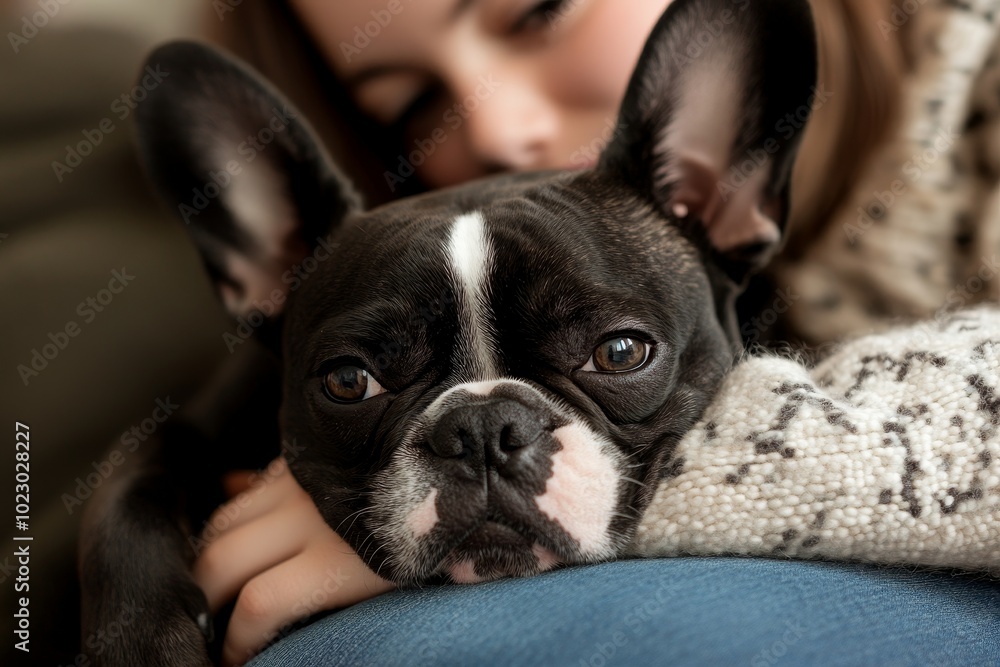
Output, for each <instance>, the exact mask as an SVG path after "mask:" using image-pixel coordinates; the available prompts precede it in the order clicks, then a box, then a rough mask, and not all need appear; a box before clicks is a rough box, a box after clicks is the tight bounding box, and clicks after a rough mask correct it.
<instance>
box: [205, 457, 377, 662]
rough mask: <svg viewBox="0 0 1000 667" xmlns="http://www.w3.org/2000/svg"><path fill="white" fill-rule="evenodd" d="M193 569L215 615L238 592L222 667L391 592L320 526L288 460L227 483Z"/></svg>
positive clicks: (237, 475)
mask: <svg viewBox="0 0 1000 667" xmlns="http://www.w3.org/2000/svg"><path fill="white" fill-rule="evenodd" d="M226 490H227V492H229V494H230V495H232V496H235V497H233V499H232V500H230V501H229V502H228V503H226V504H225V505H223V506H221V507H220V508H219V509H218V510H216V512H215V513H214V514H213V515H212V518H211V519H210V520H209V522H208V524H207V526H206V528H205V531H204V532H203V534H202V541H201V542H200V543H199V546H200V547H201V552H200V554H199V556H198V559H197V561H196V562H195V565H194V578H195V581H196V582H197V583H198V585H199V586H201V588H202V590H203V591H205V597H206V598H208V605H209V608H210V609H211V611H212V613H213V614H214V613H216V612H217V611H218V610H219V608H220V607H222V606H223V605H224V604H225V603H226V602H228V601H229V600H231V599H233V598H234V597H235V596H236V595H237V594H238V595H239V598H238V599H237V601H236V608H235V610H234V611H233V616H232V619H231V620H230V621H229V628H228V630H227V631H226V639H225V642H224V644H223V664H224V665H227V666H228V665H239V664H242V663H244V662H246V661H247V660H249V659H250V658H251V657H252V656H253V655H255V654H256V653H257V652H258V651H259V650H260V649H261V648H263V647H264V646H265V645H266V644H268V643H269V642H270V641H271V640H273V639H274V638H275V637H276V636H277V635H278V634H279V633H281V631H282V629H283V628H285V627H286V626H288V625H289V624H291V623H293V622H295V621H298V620H301V619H303V618H305V617H307V616H310V615H312V614H315V613H317V612H320V611H325V610H329V609H335V608H338V607H346V606H349V605H352V604H354V603H356V602H360V601H362V600H366V599H368V598H370V597H374V596H376V595H379V594H381V593H385V592H386V591H389V590H391V589H393V588H394V586H393V584H391V583H389V582H387V581H385V580H384V579H382V578H380V577H378V576H376V574H375V573H374V572H372V571H371V570H370V569H368V566H367V565H365V563H364V561H362V560H361V559H360V558H359V557H358V555H357V554H356V553H355V552H354V550H353V549H351V547H350V545H348V544H347V543H346V542H344V540H343V539H341V538H340V536H339V535H337V533H335V532H334V531H333V530H331V529H330V527H329V526H328V525H327V524H326V522H324V521H323V518H322V517H321V516H320V514H319V511H318V510H317V509H316V506H315V505H314V504H313V502H312V499H311V498H310V497H309V496H308V495H306V492H305V491H303V490H302V488H301V487H300V486H299V485H298V483H297V482H296V481H295V478H294V477H292V474H291V473H290V472H289V471H288V466H287V464H286V463H285V460H284V459H283V458H278V459H275V460H274V461H273V462H272V463H271V465H269V466H268V468H267V470H266V471H265V472H264V473H249V472H240V473H233V474H231V475H229V476H228V477H227V478H226Z"/></svg>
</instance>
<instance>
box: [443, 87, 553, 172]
mask: <svg viewBox="0 0 1000 667" xmlns="http://www.w3.org/2000/svg"><path fill="white" fill-rule="evenodd" d="M456 88H457V90H456V92H457V97H458V99H459V100H460V104H462V106H463V108H464V110H465V114H464V115H465V116H466V119H465V124H464V128H465V129H464V131H465V132H466V136H467V141H468V146H469V147H470V150H471V151H472V153H473V157H474V159H476V161H477V162H479V163H480V164H481V165H483V166H484V168H485V169H486V170H488V171H494V170H500V171H525V170H530V169H538V168H542V167H543V166H546V165H547V164H548V163H549V161H550V158H551V153H552V149H553V144H554V143H555V141H556V138H557V136H558V132H559V114H558V110H557V108H556V107H555V105H554V104H553V103H552V101H551V100H550V99H549V98H548V97H547V96H546V95H545V91H544V89H543V87H542V86H541V85H539V84H538V82H537V81H535V80H534V79H533V78H532V77H531V76H530V75H529V76H525V73H524V72H517V73H514V72H509V73H503V72H500V73H486V74H476V75H472V74H468V75H466V76H464V77H463V80H462V82H461V83H460V85H458V86H456Z"/></svg>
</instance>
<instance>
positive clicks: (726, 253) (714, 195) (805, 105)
mask: <svg viewBox="0 0 1000 667" xmlns="http://www.w3.org/2000/svg"><path fill="white" fill-rule="evenodd" d="M816 69H817V64H816V37H815V31H814V27H813V20H812V12H811V10H810V8H809V3H808V2H807V0H768V1H763V0H675V2H674V3H673V4H671V5H670V6H669V7H668V8H667V11H666V12H665V13H664V15H663V17H662V18H661V19H660V21H659V23H657V25H656V27H655V28H654V29H653V32H652V34H651V36H650V38H649V40H648V42H647V44H646V48H645V50H644V51H643V54H642V56H641V58H640V59H639V64H638V66H637V68H636V71H635V74H634V75H633V77H632V81H631V83H630V84H629V89H628V92H627V93H626V96H625V101H624V103H623V105H622V110H621V113H620V116H619V121H618V130H617V134H616V136H615V138H614V139H613V141H612V142H611V144H610V145H609V146H608V148H607V150H606V151H605V153H604V154H603V155H602V157H601V162H600V165H599V167H598V168H599V169H601V170H603V171H604V172H605V173H608V174H610V175H611V176H613V177H616V178H619V179H621V182H622V183H623V184H627V185H630V186H633V187H637V188H639V189H640V190H641V192H642V194H643V195H644V196H648V197H649V198H650V199H651V200H652V201H653V202H654V203H655V205H656V206H657V207H658V208H659V209H660V210H661V211H662V212H663V213H664V214H665V215H667V216H668V217H670V218H672V219H677V220H678V221H679V224H680V226H681V228H682V229H683V228H685V227H689V226H693V225H694V226H700V227H702V229H698V230H697V233H698V234H699V235H702V238H707V241H708V243H709V245H710V246H711V248H712V251H711V252H712V254H713V256H714V258H715V260H716V261H717V262H718V263H719V265H720V266H721V268H722V269H723V270H724V271H725V272H726V273H727V274H728V275H729V277H730V278H732V279H733V280H734V281H735V282H737V283H743V282H744V281H745V280H746V279H747V277H748V276H749V274H750V273H752V272H753V271H754V270H756V269H758V268H760V267H761V266H762V265H763V264H765V263H766V262H767V260H768V259H770V256H771V254H773V252H774V250H775V249H776V248H777V246H778V244H779V242H780V240H781V235H782V232H783V229H784V224H785V220H786V218H787V215H788V209H789V206H788V190H789V182H790V179H791V171H792V165H793V162H794V160H795V154H796V151H797V149H798V145H799V143H800V140H801V138H802V133H803V128H804V125H805V120H806V118H808V115H809V111H810V109H811V104H812V100H811V99H810V98H811V96H812V95H813V94H814V92H815V83H816Z"/></svg>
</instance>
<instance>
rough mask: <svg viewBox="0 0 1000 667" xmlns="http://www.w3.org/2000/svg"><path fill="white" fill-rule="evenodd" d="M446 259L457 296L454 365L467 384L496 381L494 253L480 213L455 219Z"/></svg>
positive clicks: (467, 214)
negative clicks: (491, 300)
mask: <svg viewBox="0 0 1000 667" xmlns="http://www.w3.org/2000/svg"><path fill="white" fill-rule="evenodd" d="M448 259H449V261H450V262H451V268H452V274H453V277H454V280H455V283H456V284H455V286H454V287H455V292H456V294H457V295H458V298H457V299H456V305H457V308H458V311H459V313H458V314H459V333H458V340H456V348H457V349H456V353H457V355H458V357H457V359H456V365H457V366H458V368H459V370H460V374H461V375H462V376H463V377H464V378H466V379H468V380H485V379H489V378H493V377H496V376H497V375H498V373H497V371H496V368H495V363H494V359H495V354H494V352H493V350H494V342H495V340H496V334H495V332H494V330H493V326H492V324H491V313H490V305H489V291H490V271H491V269H492V264H493V249H492V247H491V246H490V240H489V237H487V235H486V221H485V220H484V219H483V214H482V213H480V212H479V211H475V212H473V213H466V214H465V215H460V216H459V217H457V218H456V219H455V222H454V223H453V224H452V227H451V234H450V236H449V238H448Z"/></svg>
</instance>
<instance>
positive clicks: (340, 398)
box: [323, 366, 385, 403]
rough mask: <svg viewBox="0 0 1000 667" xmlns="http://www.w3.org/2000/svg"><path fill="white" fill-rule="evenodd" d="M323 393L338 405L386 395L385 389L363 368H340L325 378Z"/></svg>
mask: <svg viewBox="0 0 1000 667" xmlns="http://www.w3.org/2000/svg"><path fill="white" fill-rule="evenodd" d="M323 391H325V392H326V395H327V396H328V397H329V398H330V400H333V401H337V402H338V403H357V402H358V401H364V400H366V399H369V398H371V397H373V396H378V395H379V394H383V393H385V388H383V387H382V385H380V384H379V383H378V380H376V379H375V378H373V377H372V376H371V374H369V373H368V371H366V370H365V369H363V368H358V367H357V366H340V367H338V368H335V369H333V370H332V371H330V372H329V373H327V374H326V376H325V377H324V378H323Z"/></svg>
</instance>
